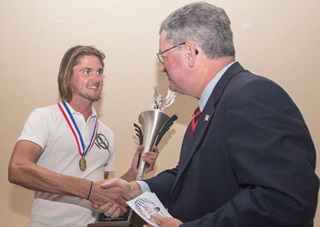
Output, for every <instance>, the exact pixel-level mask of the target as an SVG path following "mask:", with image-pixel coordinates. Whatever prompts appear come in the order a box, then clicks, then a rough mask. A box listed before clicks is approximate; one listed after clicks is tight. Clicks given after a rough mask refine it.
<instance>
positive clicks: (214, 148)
mask: <svg viewBox="0 0 320 227" xmlns="http://www.w3.org/2000/svg"><path fill="white" fill-rule="evenodd" d="M158 57H159V60H160V62H161V63H162V71H163V72H165V73H166V74H167V76H168V78H169V82H170V85H169V87H170V89H171V90H173V91H176V92H179V93H181V94H186V95H189V96H192V97H195V98H197V99H199V109H200V110H201V114H200V116H199V120H198V124H197V126H196V127H195V129H194V132H193V134H191V132H190V131H191V125H190V126H189V127H188V129H187V131H186V133H185V136H184V139H183V142H182V147H181V155H180V159H179V163H178V165H177V166H176V167H175V168H173V169H171V170H166V171H164V172H162V173H160V174H159V175H157V176H155V177H153V178H151V179H148V180H145V181H142V182H130V183H126V182H124V181H122V180H112V181H110V182H107V183H105V184H104V185H102V187H110V186H112V185H118V186H122V187H123V188H124V189H126V190H127V191H128V192H130V193H131V195H132V196H133V197H136V196H138V195H140V194H141V193H142V192H143V191H145V190H150V191H152V192H155V193H156V195H157V196H158V197H159V199H160V200H161V202H162V203H163V204H164V206H165V207H167V208H168V211H169V213H170V214H171V215H172V216H173V217H174V218H168V217H159V216H156V215H154V216H153V219H154V220H155V221H156V222H157V223H159V224H160V225H161V226H162V227H163V226H228V227H229V226H245V227H248V226H282V227H283V226H299V227H301V226H313V218H314V215H315V210H316V206H317V194H318V189H319V179H318V177H317V176H316V174H315V160H316V158H315V148H314V145H313V142H312V139H311V136H310V134H309V131H308V129H307V126H306V124H305V122H304V120H303V117H302V115H301V113H300V111H299V109H298V108H297V106H296V105H295V104H294V102H293V101H292V100H291V98H290V97H289V95H288V94H287V93H286V92H285V91H284V90H283V89H282V88H281V87H280V86H279V85H277V84H276V83H274V82H273V81H271V80H269V79H266V78H263V77H261V76H257V75H254V74H252V73H251V72H249V71H247V70H245V69H244V68H243V67H242V66H241V65H240V64H239V63H238V62H236V60H235V50H234V45H233V37H232V31H231V28H230V20H229V18H228V16H227V15H226V13H225V11H224V10H223V9H221V8H218V7H216V6H213V5H211V4H207V3H204V2H200V3H192V4H189V5H186V6H184V7H182V8H180V9H178V10H176V11H175V12H173V13H172V14H170V15H169V16H168V17H167V18H166V19H165V20H164V21H163V23H162V25H161V28H160V52H159V53H158ZM100 210H102V211H104V212H105V213H106V214H109V215H113V216H114V217H116V216H118V215H119V214H120V211H119V209H118V207H117V205H115V204H113V205H112V204H106V205H104V206H101V207H100Z"/></svg>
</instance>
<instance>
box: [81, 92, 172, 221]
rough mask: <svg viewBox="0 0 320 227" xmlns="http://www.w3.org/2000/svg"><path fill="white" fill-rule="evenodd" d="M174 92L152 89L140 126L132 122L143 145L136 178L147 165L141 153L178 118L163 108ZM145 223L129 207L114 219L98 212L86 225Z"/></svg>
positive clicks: (139, 177) (160, 137)
mask: <svg viewBox="0 0 320 227" xmlns="http://www.w3.org/2000/svg"><path fill="white" fill-rule="evenodd" d="M175 97H176V94H175V92H173V91H171V90H170V89H169V90H168V93H167V96H166V97H165V98H162V96H161V95H160V94H159V93H158V92H157V91H156V90H154V99H153V103H152V105H151V109H149V110H146V111H143V112H142V113H140V115H139V117H138V120H139V122H140V124H141V127H140V126H139V125H137V124H133V125H134V127H135V131H136V135H137V137H138V139H139V144H140V145H144V149H143V151H142V152H141V153H140V156H139V162H138V165H137V169H138V173H137V176H136V180H142V179H143V177H144V174H145V170H146V168H147V167H148V163H146V162H145V161H143V159H142V155H141V154H143V153H146V152H148V151H152V150H153V147H154V146H158V144H159V142H160V140H161V139H162V137H163V136H164V134H165V133H166V132H167V131H168V130H169V129H170V127H171V126H172V125H173V123H174V121H175V120H177V119H178V117H177V115H175V114H174V115H172V116H171V117H169V116H168V115H167V114H166V113H165V112H163V110H164V109H165V108H166V107H168V106H170V105H171V104H172V103H173V102H174V100H175ZM143 224H145V222H144V221H143V220H142V219H141V218H140V217H139V216H138V215H136V214H135V213H134V212H133V211H132V210H131V209H128V211H127V212H126V213H125V214H124V215H123V216H120V217H118V218H116V219H112V218H111V217H108V216H106V215H104V214H103V213H99V214H98V216H97V220H96V222H95V223H92V224H88V226H87V227H98V226H130V227H138V226H142V225H143Z"/></svg>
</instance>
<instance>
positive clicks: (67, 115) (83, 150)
mask: <svg viewBox="0 0 320 227" xmlns="http://www.w3.org/2000/svg"><path fill="white" fill-rule="evenodd" d="M61 103H62V105H61V104H60V102H59V103H58V107H59V109H60V111H61V113H62V115H63V116H64V119H65V120H66V122H67V124H68V125H69V128H70V130H71V132H72V134H73V136H74V138H75V140H76V142H77V146H78V151H79V154H80V156H81V158H80V160H79V168H80V170H81V171H85V170H86V169H87V161H86V159H85V158H84V157H85V156H86V154H87V153H88V152H89V151H90V150H91V148H92V147H93V145H94V142H95V140H96V137H97V133H98V117H97V118H96V123H95V125H94V129H93V133H92V136H91V140H90V143H89V145H88V147H87V149H86V148H85V144H84V141H83V138H82V135H81V132H80V130H79V128H78V126H77V123H76V121H75V120H74V118H73V116H72V113H71V112H70V110H69V108H68V106H67V104H66V103H65V102H64V101H61Z"/></svg>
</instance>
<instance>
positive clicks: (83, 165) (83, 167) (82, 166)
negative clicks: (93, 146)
mask: <svg viewBox="0 0 320 227" xmlns="http://www.w3.org/2000/svg"><path fill="white" fill-rule="evenodd" d="M79 167H80V170H81V171H85V170H86V169H87V161H86V159H85V158H84V157H81V158H80V160H79Z"/></svg>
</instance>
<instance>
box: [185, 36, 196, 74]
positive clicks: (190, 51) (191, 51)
mask: <svg viewBox="0 0 320 227" xmlns="http://www.w3.org/2000/svg"><path fill="white" fill-rule="evenodd" d="M185 46H186V48H187V58H188V64H189V66H190V67H191V68H192V67H193V66H194V65H195V62H196V58H197V55H198V53H199V51H198V50H197V49H196V46H195V45H194V43H193V42H192V41H187V42H186V44H185Z"/></svg>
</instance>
